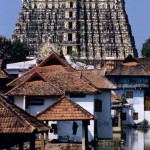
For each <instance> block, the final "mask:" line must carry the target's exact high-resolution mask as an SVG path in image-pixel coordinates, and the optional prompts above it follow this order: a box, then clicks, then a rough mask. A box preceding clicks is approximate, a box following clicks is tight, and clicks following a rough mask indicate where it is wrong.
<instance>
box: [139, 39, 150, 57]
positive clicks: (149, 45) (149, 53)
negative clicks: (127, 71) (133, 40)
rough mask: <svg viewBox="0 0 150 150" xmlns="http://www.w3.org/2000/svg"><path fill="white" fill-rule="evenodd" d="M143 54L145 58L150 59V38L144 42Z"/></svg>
mask: <svg viewBox="0 0 150 150" xmlns="http://www.w3.org/2000/svg"><path fill="white" fill-rule="evenodd" d="M141 53H142V56H144V57H150V38H148V39H147V40H146V41H145V42H144V44H143V46H142V50H141Z"/></svg>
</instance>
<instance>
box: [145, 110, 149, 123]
mask: <svg viewBox="0 0 150 150" xmlns="http://www.w3.org/2000/svg"><path fill="white" fill-rule="evenodd" d="M144 115H145V119H146V120H147V121H149V123H150V111H145V114H144Z"/></svg>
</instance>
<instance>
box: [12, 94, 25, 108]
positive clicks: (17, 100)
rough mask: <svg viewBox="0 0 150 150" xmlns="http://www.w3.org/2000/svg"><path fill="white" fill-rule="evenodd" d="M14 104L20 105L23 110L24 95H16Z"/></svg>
mask: <svg viewBox="0 0 150 150" xmlns="http://www.w3.org/2000/svg"><path fill="white" fill-rule="evenodd" d="M14 104H15V105H17V106H18V107H20V108H22V109H23V110H25V105H24V96H15V97H14Z"/></svg>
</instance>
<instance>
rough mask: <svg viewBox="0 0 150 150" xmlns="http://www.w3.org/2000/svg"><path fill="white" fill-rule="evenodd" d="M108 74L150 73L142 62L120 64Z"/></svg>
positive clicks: (148, 74)
mask: <svg viewBox="0 0 150 150" xmlns="http://www.w3.org/2000/svg"><path fill="white" fill-rule="evenodd" d="M108 76H150V73H149V71H148V70H146V68H144V66H143V65H141V64H136V65H124V64H120V65H119V66H117V67H116V68H114V69H113V70H112V71H110V72H109V73H108Z"/></svg>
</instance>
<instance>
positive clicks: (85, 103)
mask: <svg viewBox="0 0 150 150" xmlns="http://www.w3.org/2000/svg"><path fill="white" fill-rule="evenodd" d="M71 99H72V100H73V101H74V102H76V103H77V104H79V105H80V106H81V107H83V108H84V109H86V110H87V111H88V112H90V113H91V114H93V115H94V95H86V97H85V98H71ZM79 124H80V125H81V127H82V122H81V121H80V123H79ZM79 130H80V131H81V132H80V133H82V128H79ZM77 136H78V137H79V139H80V138H82V134H80V135H79V134H78V135H77ZM93 138H94V120H90V125H89V126H88V140H89V141H91V140H93Z"/></svg>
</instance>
